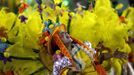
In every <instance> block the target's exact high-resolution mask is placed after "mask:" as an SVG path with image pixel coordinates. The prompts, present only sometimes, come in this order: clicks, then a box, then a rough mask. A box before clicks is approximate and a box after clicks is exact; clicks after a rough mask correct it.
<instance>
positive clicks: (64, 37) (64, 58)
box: [47, 25, 106, 75]
mask: <svg viewBox="0 0 134 75" xmlns="http://www.w3.org/2000/svg"><path fill="white" fill-rule="evenodd" d="M47 49H48V52H49V54H51V55H53V60H54V66H53V74H54V75H62V74H63V75H75V74H81V75H90V74H91V75H98V73H99V74H100V75H106V73H105V71H104V70H103V69H102V67H101V66H100V65H99V64H97V62H95V59H94V53H95V51H94V50H90V48H89V47H88V45H87V42H86V44H84V43H83V42H82V41H80V40H78V39H75V38H73V37H71V36H70V35H69V34H68V33H67V32H66V29H65V26H64V25H59V26H57V27H55V28H54V31H53V33H52V34H51V35H50V38H49V41H48V47H47ZM59 51H60V52H59ZM57 52H58V53H57ZM57 63H58V64H57ZM61 63H64V64H61ZM65 63H66V64H65ZM96 66H97V67H96ZM56 67H57V68H59V67H60V68H59V69H58V73H55V69H57V68H56ZM98 67H99V68H98ZM100 69H101V71H100ZM56 72H57V71H56ZM97 72H98V73H97ZM100 72H102V73H100Z"/></svg>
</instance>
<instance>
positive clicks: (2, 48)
mask: <svg viewBox="0 0 134 75" xmlns="http://www.w3.org/2000/svg"><path fill="white" fill-rule="evenodd" d="M8 46H9V45H8V44H7V43H2V42H1V41H0V52H1V53H3V52H4V51H5V49H6V48H7V47H8Z"/></svg>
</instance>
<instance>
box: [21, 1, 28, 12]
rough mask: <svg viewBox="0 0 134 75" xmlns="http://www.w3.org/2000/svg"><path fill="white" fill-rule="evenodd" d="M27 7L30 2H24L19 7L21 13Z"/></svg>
mask: <svg viewBox="0 0 134 75" xmlns="http://www.w3.org/2000/svg"><path fill="white" fill-rule="evenodd" d="M27 7H28V4H26V3H22V4H21V6H20V8H19V13H22V12H23V11H24V10H25V9H26V8H27Z"/></svg>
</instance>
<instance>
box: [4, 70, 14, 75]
mask: <svg viewBox="0 0 134 75" xmlns="http://www.w3.org/2000/svg"><path fill="white" fill-rule="evenodd" d="M5 75H14V74H13V72H12V71H7V72H5Z"/></svg>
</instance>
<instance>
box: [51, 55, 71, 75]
mask: <svg viewBox="0 0 134 75" xmlns="http://www.w3.org/2000/svg"><path fill="white" fill-rule="evenodd" d="M71 65H72V64H71V62H70V60H69V59H68V58H67V57H65V56H64V57H62V58H60V59H58V60H57V61H56V62H54V66H53V75H60V72H61V70H62V69H63V68H65V67H69V66H71Z"/></svg>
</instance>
